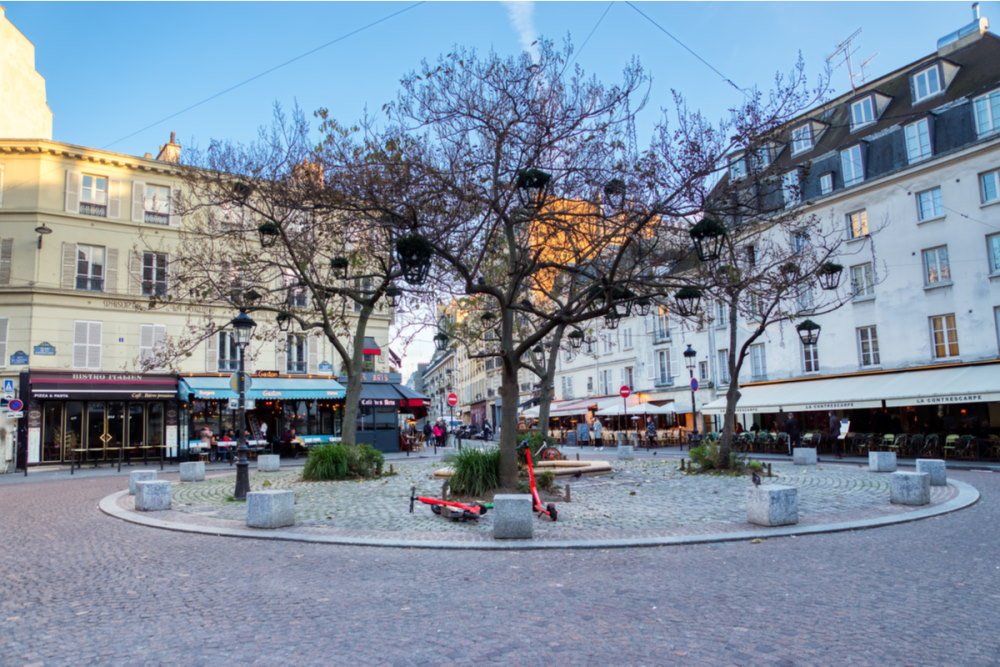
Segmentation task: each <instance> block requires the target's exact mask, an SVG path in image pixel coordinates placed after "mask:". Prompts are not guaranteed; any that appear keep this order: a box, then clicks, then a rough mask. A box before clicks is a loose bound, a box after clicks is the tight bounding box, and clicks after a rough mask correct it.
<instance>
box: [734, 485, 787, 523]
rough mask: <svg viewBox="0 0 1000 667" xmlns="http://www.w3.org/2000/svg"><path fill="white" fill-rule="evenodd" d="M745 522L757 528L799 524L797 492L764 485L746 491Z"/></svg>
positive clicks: (781, 487) (782, 487) (784, 487)
mask: <svg viewBox="0 0 1000 667" xmlns="http://www.w3.org/2000/svg"><path fill="white" fill-rule="evenodd" d="M747 521H749V522H750V523H755V524H757V525H758V526H788V525H791V524H795V523H798V522H799V490H798V489H797V488H795V487H794V486H784V485H781V484H766V485H763V486H753V487H750V488H749V489H747Z"/></svg>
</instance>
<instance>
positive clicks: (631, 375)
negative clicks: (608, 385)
mask: <svg viewBox="0 0 1000 667" xmlns="http://www.w3.org/2000/svg"><path fill="white" fill-rule="evenodd" d="M622 384H623V385H626V386H627V387H628V388H629V389H632V388H633V387H635V368H634V367H632V366H626V367H625V368H623V369H622Z"/></svg>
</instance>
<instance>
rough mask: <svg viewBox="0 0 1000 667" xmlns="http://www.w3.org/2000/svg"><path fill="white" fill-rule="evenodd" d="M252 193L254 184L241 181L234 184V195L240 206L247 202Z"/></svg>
mask: <svg viewBox="0 0 1000 667" xmlns="http://www.w3.org/2000/svg"><path fill="white" fill-rule="evenodd" d="M251 194H253V186H252V185H250V184H249V183H243V182H239V183H235V184H233V197H234V198H236V201H238V202H239V203H240V206H242V205H243V204H245V203H246V201H247V199H249V197H250V195H251Z"/></svg>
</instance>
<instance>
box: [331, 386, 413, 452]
mask: <svg viewBox="0 0 1000 667" xmlns="http://www.w3.org/2000/svg"><path fill="white" fill-rule="evenodd" d="M340 381H341V382H347V378H340ZM358 403H359V410H358V424H357V426H358V428H357V441H358V442H359V443H360V442H364V443H368V444H370V445H371V446H373V447H374V448H375V449H377V450H379V451H381V452H398V451H400V449H401V438H400V436H401V429H402V427H403V425H404V424H403V422H404V421H409V420H411V419H413V420H415V419H420V418H422V417H424V416H426V414H427V405H428V404H429V402H428V399H427V398H426V397H425V396H421V395H420V394H418V393H416V392H415V391H413V390H412V389H410V388H409V387H407V386H406V385H404V384H402V376H401V375H400V374H399V373H364V374H363V377H362V385H361V398H360V400H359V402H358Z"/></svg>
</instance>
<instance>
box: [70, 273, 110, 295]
mask: <svg viewBox="0 0 1000 667" xmlns="http://www.w3.org/2000/svg"><path fill="white" fill-rule="evenodd" d="M76 288H77V289H82V290H87V291H88V292H103V291H104V278H91V277H90V276H77V277H76Z"/></svg>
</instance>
